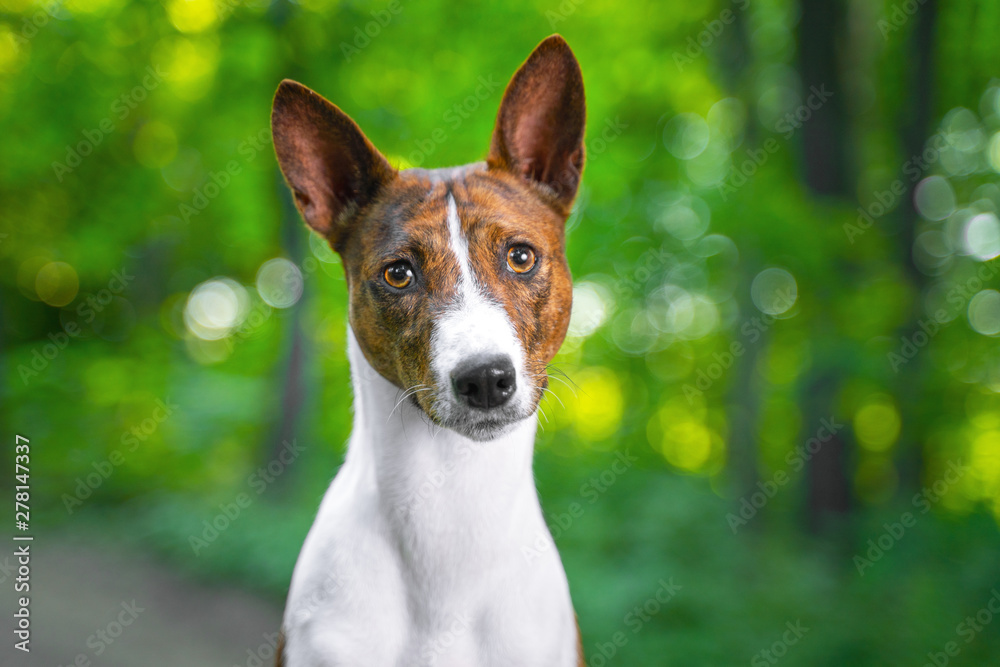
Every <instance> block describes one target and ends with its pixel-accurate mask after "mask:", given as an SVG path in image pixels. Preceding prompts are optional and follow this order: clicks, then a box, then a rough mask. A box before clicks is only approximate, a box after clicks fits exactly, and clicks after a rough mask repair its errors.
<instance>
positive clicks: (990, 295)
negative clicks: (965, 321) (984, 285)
mask: <svg viewBox="0 0 1000 667" xmlns="http://www.w3.org/2000/svg"><path fill="white" fill-rule="evenodd" d="M969 326H971V327H972V328H973V330H975V331H977V332H978V333H981V334H983V335H984V336H996V335H997V334H998V333H1000V292H997V291H996V290H992V289H984V290H983V291H981V292H979V293H978V294H976V296H974V297H972V300H971V301H969Z"/></svg>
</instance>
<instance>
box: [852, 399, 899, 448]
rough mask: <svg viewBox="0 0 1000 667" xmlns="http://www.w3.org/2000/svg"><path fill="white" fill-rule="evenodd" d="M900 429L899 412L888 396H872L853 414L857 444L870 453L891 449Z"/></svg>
mask: <svg viewBox="0 0 1000 667" xmlns="http://www.w3.org/2000/svg"><path fill="white" fill-rule="evenodd" d="M900 427H901V421H900V417H899V411H898V410H897V409H896V404H895V403H894V402H893V400H892V399H891V398H890V397H888V396H881V395H879V396H874V397H872V398H871V399H869V401H868V402H867V403H865V405H863V406H862V407H861V408H860V409H858V411H857V412H855V413H854V434H855V436H857V439H858V444H859V445H861V446H862V447H863V448H864V449H867V450H868V451H871V452H884V451H887V450H888V449H889V448H890V447H892V445H893V443H895V442H896V438H898V437H899V430H900Z"/></svg>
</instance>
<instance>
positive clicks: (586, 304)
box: [567, 280, 614, 338]
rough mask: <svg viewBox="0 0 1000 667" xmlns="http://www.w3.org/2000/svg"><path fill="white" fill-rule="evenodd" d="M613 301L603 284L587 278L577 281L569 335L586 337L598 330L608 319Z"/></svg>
mask: <svg viewBox="0 0 1000 667" xmlns="http://www.w3.org/2000/svg"><path fill="white" fill-rule="evenodd" d="M613 302H614V300H613V299H612V297H611V295H610V294H608V291H607V289H605V288H604V286H603V285H600V284H599V283H595V282H590V281H586V280H584V281H580V282H578V283H576V284H575V285H574V286H573V310H572V312H571V314H570V318H569V331H568V332H567V335H568V336H571V337H573V338H586V337H587V336H589V335H590V334H592V333H594V332H595V331H597V329H599V328H600V327H601V325H602V324H604V323H605V322H606V321H607V319H608V315H609V314H610V312H611V309H612V305H611V304H612V303H613Z"/></svg>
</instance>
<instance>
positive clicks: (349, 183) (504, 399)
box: [271, 35, 586, 667]
mask: <svg viewBox="0 0 1000 667" xmlns="http://www.w3.org/2000/svg"><path fill="white" fill-rule="evenodd" d="M585 115H586V111H585V101H584V90H583V77H582V74H581V71H580V66H579V64H578V63H577V60H576V58H575V56H574V55H573V52H572V51H571V50H570V48H569V45H568V44H567V43H566V42H565V40H563V38H562V37H560V36H559V35H553V36H551V37H549V38H547V39H545V40H544V41H542V42H541V43H540V44H539V45H538V47H537V48H536V49H535V50H534V51H533V52H532V53H531V55H530V56H529V57H528V59H527V60H526V61H525V62H524V64H523V65H522V66H521V67H520V69H518V71H517V72H516V73H515V74H514V76H513V78H512V79H511V81H510V83H509V84H508V86H507V88H506V90H505V92H504V96H503V99H502V101H501V103H500V108H499V111H498V113H497V119H496V125H495V128H494V131H493V136H492V140H491V143H490V145H489V152H488V156H487V158H486V160H485V162H478V163H473V164H468V165H465V166H461V167H455V168H448V169H419V168H412V169H403V170H397V169H395V168H394V167H393V166H392V165H390V163H389V161H388V160H387V159H386V158H385V157H384V156H383V155H382V154H381V153H380V152H379V151H378V150H377V149H376V148H375V147H374V146H373V145H372V143H371V142H370V141H369V140H368V139H367V138H366V137H365V135H364V134H363V133H362V131H361V129H360V128H359V127H358V126H357V124H355V122H354V121H353V120H351V118H349V117H348V116H347V115H346V114H345V113H344V112H343V111H341V110H340V109H338V108H337V107H336V106H334V105H333V104H331V103H330V102H328V101H327V100H325V99H324V98H323V97H321V96H320V95H318V94H317V93H315V92H313V91H312V90H310V89H309V88H306V87H305V86H303V85H301V84H299V83H296V82H294V81H290V80H285V81H282V82H281V84H280V86H279V87H278V91H277V93H276V94H275V97H274V105H273V109H272V116H271V127H272V133H273V135H272V136H273V138H274V147H275V152H276V154H277V158H278V163H279V166H280V168H281V171H282V173H283V174H284V177H285V180H286V181H287V183H288V186H289V188H290V189H291V192H292V195H293V197H294V200H295V204H296V206H297V208H298V210H299V212H300V213H301V215H302V217H303V219H304V220H305V222H306V224H307V225H308V226H309V227H310V228H311V229H312V230H313V231H315V232H316V233H318V234H320V235H321V236H322V237H323V238H324V239H325V240H327V241H328V242H329V244H330V246H331V247H332V248H333V249H334V250H335V251H336V252H337V253H338V254H339V256H340V258H341V261H342V263H343V266H344V271H345V274H346V282H347V288H348V292H349V325H350V326H349V330H348V346H347V347H348V350H347V353H348V356H349V358H350V364H351V378H352V388H353V393H354V421H353V430H352V433H351V436H350V441H349V443H348V448H347V454H346V457H345V461H344V464H343V466H342V467H341V468H340V471H339V472H338V473H337V475H336V477H335V478H334V480H333V482H332V483H331V485H330V488H329V490H328V491H327V492H326V495H325V496H324V498H323V500H322V503H321V504H320V508H319V511H318V514H317V516H316V520H315V522H314V524H313V526H312V528H311V529H310V531H309V534H308V536H307V537H306V540H305V543H304V545H303V547H302V551H301V553H300V555H299V558H298V561H297V563H296V565H295V570H294V573H293V575H292V580H291V585H290V587H289V593H288V600H287V605H286V609H285V614H284V617H283V620H282V643H283V645H282V648H281V649H279V653H280V655H279V658H278V664H279V665H282V664H283V665H285V666H287V667H314V666H320V665H322V666H324V667H332V666H334V665H350V666H352V667H356V666H359V665H364V666H365V667H381V666H390V665H391V666H410V665H428V666H429V665H435V666H442V667H443V666H453V667H473V666H484V667H485V666H491V667H496V666H500V665H516V666H518V667H531V666H538V667H542V666H544V667H571V666H578V665H583V664H584V662H583V652H582V648H581V643H580V634H579V627H578V625H577V622H576V616H575V613H574V610H573V605H572V601H571V599H570V593H569V585H568V582H567V579H566V574H565V571H564V570H563V567H562V562H561V560H560V558H559V555H558V552H557V551H556V549H555V546H554V544H553V543H552V537H551V535H550V533H549V531H548V528H547V526H546V524H545V521H544V519H543V516H542V511H541V507H540V504H539V500H538V494H537V491H536V489H535V485H534V479H533V477H532V454H533V449H534V440H535V430H536V427H537V410H538V403H539V401H540V399H541V398H542V395H543V392H544V391H545V389H546V388H547V385H548V368H549V362H551V360H552V358H553V357H554V356H555V354H556V352H557V351H558V349H559V347H560V345H561V344H562V341H563V338H564V337H565V335H566V330H567V327H568V324H569V319H570V307H571V302H572V281H571V277H570V271H569V267H568V265H567V262H566V256H565V222H566V219H567V217H568V215H569V213H570V209H571V207H572V204H573V200H574V198H575V196H576V192H577V189H578V187H579V184H580V178H581V175H582V171H583V163H584V143H583V139H584V122H585ZM539 540H542V543H543V544H545V545H546V548H545V549H542V550H541V555H540V556H537V557H534V554H535V553H537V552H538V544H539ZM528 550H531V551H530V552H529V551H528ZM527 553H531V554H532V555H533V557H532V558H528V557H526V554H527Z"/></svg>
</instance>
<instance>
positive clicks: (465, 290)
mask: <svg viewBox="0 0 1000 667" xmlns="http://www.w3.org/2000/svg"><path fill="white" fill-rule="evenodd" d="M448 237H449V241H450V244H451V251H452V253H454V255H455V257H456V258H457V259H458V268H459V271H460V272H461V276H462V290H461V292H462V296H463V297H465V298H468V297H469V296H471V295H472V293H474V292H475V289H476V288H475V282H474V281H473V279H472V269H471V267H470V266H469V242H468V240H466V238H465V235H463V234H462V221H461V220H460V219H459V218H458V206H456V205H455V197H454V196H453V195H452V194H451V193H450V192H449V193H448Z"/></svg>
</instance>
